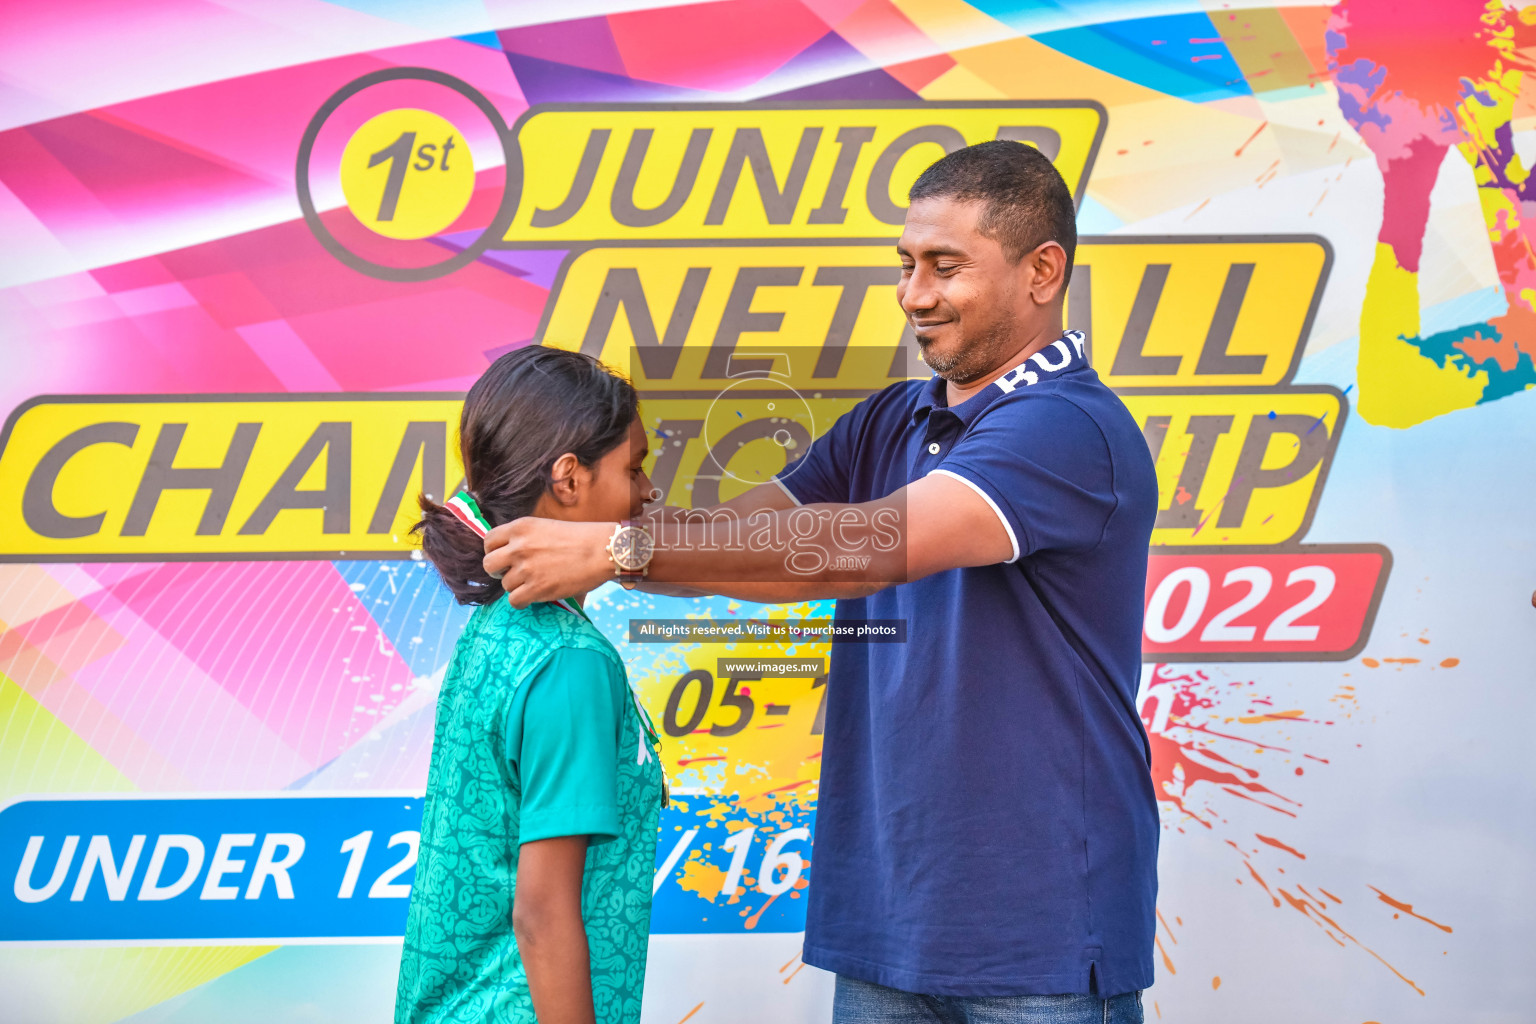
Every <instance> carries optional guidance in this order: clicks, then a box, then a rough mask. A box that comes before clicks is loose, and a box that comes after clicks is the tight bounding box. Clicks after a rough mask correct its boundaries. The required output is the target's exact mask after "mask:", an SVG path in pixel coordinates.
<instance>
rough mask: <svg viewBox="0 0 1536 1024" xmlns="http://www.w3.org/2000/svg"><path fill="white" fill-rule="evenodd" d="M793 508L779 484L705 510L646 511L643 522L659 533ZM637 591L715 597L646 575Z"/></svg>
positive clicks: (676, 507) (663, 508)
mask: <svg viewBox="0 0 1536 1024" xmlns="http://www.w3.org/2000/svg"><path fill="white" fill-rule="evenodd" d="M795 504H796V503H795V500H794V499H793V498H791V497H790V496H789V492H788V491H786V490H785V489H784V488H783V487H782V486H780V485H779V484H777V483H770V484H758V485H757V486H756V487H752V488H750V489H748V490H746V491H743V492H742V493H741V494H738V495H737V496H736V497H734V498H732V499H731V500H730V501H725V502H721V503H720V504H718V505H713V506H710V507H709V508H705V509H694V508H683V507H682V506H679V505H663V506H661V507H660V508H656V509H649V510H647V511H646V519H648V520H649V521H650V523H651V529H652V530H653V531H654V532H657V533H659V532H660V530H661V529H662V528H664V527H665V526H667V525H668V524H673V523H687V522H688V521H689V520H690V519H692V520H695V521H701V522H713V521H715V520H716V519H717V518H718V517H720V516H730V517H731V518H735V519H741V518H745V517H747V516H750V515H751V514H752V513H754V512H780V511H783V510H785V509H791V508H794V507H795ZM636 589H637V590H643V591H645V592H646V593H647V594H662V595H665V596H667V597H707V596H709V595H710V594H712V593H714V591H712V590H709V589H703V588H699V587H690V586H686V585H684V584H681V583H662V582H660V581H659V580H656V579H653V578H652V577H650V576H649V575H647V577H646V580H645V582H644V583H641V584H639V586H637V587H636Z"/></svg>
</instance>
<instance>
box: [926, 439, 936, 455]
mask: <svg viewBox="0 0 1536 1024" xmlns="http://www.w3.org/2000/svg"><path fill="white" fill-rule="evenodd" d="M928 454H929V455H937V454H939V442H937V441H934V442H933V443H932V444H930V445H929V446H928Z"/></svg>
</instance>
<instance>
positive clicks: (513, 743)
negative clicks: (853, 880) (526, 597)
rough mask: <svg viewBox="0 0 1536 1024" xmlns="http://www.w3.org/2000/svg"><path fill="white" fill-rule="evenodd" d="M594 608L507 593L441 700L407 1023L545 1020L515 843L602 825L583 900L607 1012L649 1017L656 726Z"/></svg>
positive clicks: (402, 997)
mask: <svg viewBox="0 0 1536 1024" xmlns="http://www.w3.org/2000/svg"><path fill="white" fill-rule="evenodd" d="M648 725H649V722H648V720H646V719H645V718H644V717H643V712H641V711H640V710H639V709H638V708H637V706H636V704H635V702H634V700H633V698H632V696H631V693H630V690H629V685H628V683H627V681H626V679H625V674H624V664H623V662H622V661H621V660H620V658H619V655H618V652H617V651H615V650H614V649H613V645H612V644H610V643H609V642H608V641H607V639H606V638H604V637H603V635H602V634H601V633H600V632H598V630H597V628H596V627H595V626H593V625H592V624H591V622H589V621H588V620H587V619H586V618H585V617H584V616H583V615H581V614H579V613H578V612H576V611H574V610H570V609H568V608H566V607H562V606H561V605H558V604H536V605H532V606H531V607H529V608H526V609H522V610H519V609H516V608H513V607H512V606H511V604H509V603H508V602H506V601H497V602H495V603H494V604H490V605H486V606H485V607H482V608H481V609H479V610H478V611H477V612H476V613H475V614H474V615H473V616H472V617H471V618H470V620H469V624H468V625H467V626H466V627H465V630H464V635H463V636H462V637H460V638H459V642H458V645H457V646H456V647H455V649H454V654H453V660H452V661H451V662H450V664H449V666H448V670H447V673H446V674H445V676H444V678H443V686H442V691H441V693H440V694H439V695H438V700H437V724H436V728H435V731H434V735H433V743H432V760H431V767H430V768H429V770H428V774H427V795H426V801H425V806H424V809H423V813H422V823H421V846H420V858H419V860H418V862H417V867H416V882H415V885H414V886H413V888H412V890H411V903H410V911H409V915H408V917H407V920H406V928H405V946H404V949H403V951H402V954H401V960H400V983H399V989H398V992H397V995H396V1001H395V1021H396V1024H439V1022H465V1024H468V1022H474V1024H484V1022H497V1024H500V1022H504V1021H506V1022H524V1021H526V1022H532V1021H534V1020H535V1018H534V1013H533V1002H532V1000H531V998H530V997H529V993H528V978H527V974H526V973H525V971H524V969H523V963H522V959H521V958H520V957H519V956H518V951H517V941H516V939H515V937H514V936H513V933H512V901H513V893H514V892H515V891H516V886H517V861H518V847H519V844H521V843H524V842H531V841H533V840H536V839H547V838H552V837H555V836H565V835H588V836H591V837H592V838H591V840H590V845H589V846H588V849H587V864H586V872H585V875H584V877H583V879H582V893H581V914H582V920H583V921H584V922H585V924H586V930H587V945H588V948H589V951H590V955H591V964H592V996H593V1000H594V1004H595V1008H596V1011H597V1020H598V1022H599V1024H637V1022H638V1021H639V1020H640V997H641V992H642V990H643V987H644V982H645V956H646V943H647V940H648V938H649V935H650V920H651V882H652V878H653V875H654V872H655V868H656V827H657V817H658V815H659V813H660V802H661V795H662V779H661V766H660V763H659V762H658V760H657V757H656V748H655V734H654V730H652V729H649V728H648Z"/></svg>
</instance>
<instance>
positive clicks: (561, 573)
mask: <svg viewBox="0 0 1536 1024" xmlns="http://www.w3.org/2000/svg"><path fill="white" fill-rule="evenodd" d="M614 525H615V524H614V523H570V522H565V521H563V520H559V519H540V518H538V517H536V516H525V517H523V518H522V519H514V520H513V521H512V522H510V523H502V524H501V525H500V526H498V527H496V528H495V529H494V530H492V531H491V532H490V533H488V534H487V535H486V537H485V562H484V564H485V571H486V572H488V573H490V574H491V575H492V576H500V577H501V585H502V587H503V588H504V589H505V590H506V592H507V597H508V600H510V601H511V602H512V606H513V607H514V608H526V607H528V606H529V605H531V604H534V603H535V602H538V601H554V600H557V599H559V598H563V597H570V596H571V595H572V594H584V593H586V592H587V591H589V590H592V589H593V588H595V587H597V586H598V585H600V584H602V583H603V582H605V581H607V580H611V579H613V575H614V571H613V562H612V560H610V559H609V557H608V539H609V538H610V537H612V536H613V528H614Z"/></svg>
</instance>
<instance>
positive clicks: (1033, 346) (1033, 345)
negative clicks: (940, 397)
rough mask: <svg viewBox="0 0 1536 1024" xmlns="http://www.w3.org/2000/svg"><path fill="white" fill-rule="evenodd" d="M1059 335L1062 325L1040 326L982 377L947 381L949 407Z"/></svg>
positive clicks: (1010, 368)
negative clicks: (966, 381) (963, 380)
mask: <svg viewBox="0 0 1536 1024" xmlns="http://www.w3.org/2000/svg"><path fill="white" fill-rule="evenodd" d="M1059 337H1061V327H1060V326H1055V327H1050V326H1046V327H1041V328H1039V329H1038V330H1037V331H1036V332H1035V333H1034V334H1032V335H1031V336H1030V337H1029V340H1028V341H1026V342H1024V343H1023V344H1022V345H1020V346H1019V347H1018V348H1017V349H1015V350H1014V351H1013V353H1012V354H1011V355H1009V356H1007V357H1006V358H1004V359H1002V360H1001V361H1000V362H998V364H997V365H996V366H994V367H993V368H992V369H990V370H988V371H987V372H986V373H984V374H982V375H981V376H980V377H977V378H976V379H975V380H973V381H971V382H970V383H968V384H964V385H960V384H956V383H955V382H954V381H947V382H946V383H945V388H944V394H945V401H946V402H948V404H949V407H950V408H951V409H953V408H954V407H955V406H957V405H959V404H960V403H962V402H964V401H965V400H966V399H968V398H970V397H972V396H973V395H976V394H978V393H980V391H981V389H982V388H984V387H986V386H987V385H988V384H991V383H992V382H993V381H995V380H997V378H999V377H1001V376H1002V375H1003V374H1005V373H1007V372H1008V371H1009V370H1012V369H1013V368H1014V367H1015V366H1018V365H1019V364H1020V363H1022V362H1023V361H1024V360H1026V359H1028V358H1029V357H1030V356H1032V355H1034V354H1035V353H1036V352H1039V351H1040V350H1041V349H1043V348H1045V346H1047V345H1049V344H1050V343H1051V342H1053V341H1055V340H1056V339H1057V338H1059Z"/></svg>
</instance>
